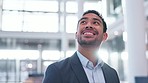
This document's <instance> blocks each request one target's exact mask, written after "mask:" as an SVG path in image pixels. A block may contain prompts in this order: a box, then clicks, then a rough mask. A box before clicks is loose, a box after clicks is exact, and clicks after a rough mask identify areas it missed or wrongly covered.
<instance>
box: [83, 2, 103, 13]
mask: <svg viewBox="0 0 148 83" xmlns="http://www.w3.org/2000/svg"><path fill="white" fill-rule="evenodd" d="M87 10H97V11H98V12H99V13H102V2H101V1H97V2H90V1H89V2H85V3H84V11H87Z"/></svg>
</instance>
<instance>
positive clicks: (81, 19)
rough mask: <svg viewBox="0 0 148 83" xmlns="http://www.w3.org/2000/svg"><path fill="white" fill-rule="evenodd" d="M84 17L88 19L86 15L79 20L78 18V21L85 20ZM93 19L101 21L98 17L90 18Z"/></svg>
mask: <svg viewBox="0 0 148 83" xmlns="http://www.w3.org/2000/svg"><path fill="white" fill-rule="evenodd" d="M85 19H88V18H87V17H82V18H81V19H80V20H79V22H80V21H81V20H85ZM92 19H93V20H97V21H99V22H100V23H102V21H101V20H100V19H98V18H92Z"/></svg>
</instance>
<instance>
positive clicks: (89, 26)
mask: <svg viewBox="0 0 148 83" xmlns="http://www.w3.org/2000/svg"><path fill="white" fill-rule="evenodd" d="M85 28H86V29H92V28H93V27H92V25H91V23H90V22H89V23H87V25H86V27H85Z"/></svg>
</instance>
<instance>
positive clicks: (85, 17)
mask: <svg viewBox="0 0 148 83" xmlns="http://www.w3.org/2000/svg"><path fill="white" fill-rule="evenodd" d="M83 19H91V20H98V21H100V22H102V20H101V18H100V17H99V16H98V15H96V14H94V13H88V14H85V15H83V16H82V18H81V19H80V20H83Z"/></svg>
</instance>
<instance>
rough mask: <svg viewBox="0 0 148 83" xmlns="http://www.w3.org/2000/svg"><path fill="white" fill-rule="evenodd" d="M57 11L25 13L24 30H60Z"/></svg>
mask: <svg viewBox="0 0 148 83" xmlns="http://www.w3.org/2000/svg"><path fill="white" fill-rule="evenodd" d="M58 26H59V22H58V14H57V13H25V16H24V27H23V31H32V32H58Z"/></svg>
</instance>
